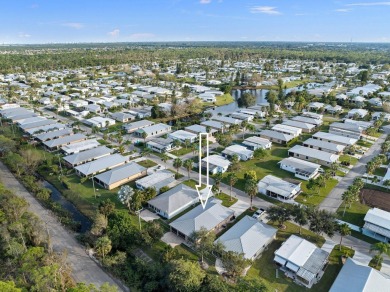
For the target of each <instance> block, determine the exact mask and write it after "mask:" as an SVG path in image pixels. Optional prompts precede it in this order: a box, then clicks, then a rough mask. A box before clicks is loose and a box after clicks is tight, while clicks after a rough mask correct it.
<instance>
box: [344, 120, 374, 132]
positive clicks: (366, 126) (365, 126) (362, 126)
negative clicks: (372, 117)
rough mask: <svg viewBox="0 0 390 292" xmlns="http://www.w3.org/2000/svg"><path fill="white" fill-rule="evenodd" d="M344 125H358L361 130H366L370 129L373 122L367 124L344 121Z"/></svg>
mask: <svg viewBox="0 0 390 292" xmlns="http://www.w3.org/2000/svg"><path fill="white" fill-rule="evenodd" d="M344 123H345V124H354V125H358V126H359V127H360V128H362V129H363V130H367V129H368V128H370V127H372V126H373V125H374V123H373V122H367V121H356V120H352V119H344Z"/></svg>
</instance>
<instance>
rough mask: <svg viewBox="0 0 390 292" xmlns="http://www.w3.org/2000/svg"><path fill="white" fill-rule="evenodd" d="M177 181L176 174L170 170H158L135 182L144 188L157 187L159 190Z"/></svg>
mask: <svg viewBox="0 0 390 292" xmlns="http://www.w3.org/2000/svg"><path fill="white" fill-rule="evenodd" d="M174 181H175V174H174V173H173V172H171V171H169V170H161V171H157V172H155V173H153V174H151V175H148V176H146V177H144V178H141V179H139V180H137V181H136V182H135V185H136V186H137V188H139V189H141V190H144V189H146V188H155V189H156V191H157V192H159V190H160V189H161V188H162V187H165V186H167V185H169V184H170V183H172V182H174Z"/></svg>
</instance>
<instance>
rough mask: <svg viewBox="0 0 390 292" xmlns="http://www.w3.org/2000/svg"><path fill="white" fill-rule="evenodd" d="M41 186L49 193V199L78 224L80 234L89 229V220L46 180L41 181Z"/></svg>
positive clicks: (90, 223) (90, 224)
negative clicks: (79, 225)
mask: <svg viewBox="0 0 390 292" xmlns="http://www.w3.org/2000/svg"><path fill="white" fill-rule="evenodd" d="M43 185H44V187H45V188H48V189H49V190H50V191H51V199H52V200H53V201H54V202H56V203H58V204H60V205H61V206H62V208H64V209H65V210H67V211H68V212H69V214H70V215H71V217H72V219H73V220H74V221H77V222H80V224H81V228H80V232H81V233H84V232H86V231H88V230H89V229H90V228H91V226H92V222H91V221H90V220H89V218H88V217H87V216H85V215H84V214H82V213H81V212H80V211H79V210H77V208H76V207H75V206H74V205H73V204H72V203H71V202H69V201H68V200H67V199H66V198H65V197H64V196H63V195H62V194H61V192H60V191H58V190H57V189H56V188H55V187H54V186H53V185H52V184H51V183H49V182H48V181H46V180H43Z"/></svg>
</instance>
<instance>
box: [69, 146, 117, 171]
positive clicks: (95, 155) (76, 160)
mask: <svg viewBox="0 0 390 292" xmlns="http://www.w3.org/2000/svg"><path fill="white" fill-rule="evenodd" d="M113 152H114V150H113V149H110V148H108V147H106V146H99V147H96V148H93V149H89V150H86V151H82V152H79V153H74V154H71V155H67V156H65V157H64V158H63V159H64V160H65V162H66V163H67V164H68V165H69V166H72V167H75V166H77V165H80V164H83V163H86V162H89V161H92V160H95V159H99V158H101V157H104V156H107V155H110V154H111V153H113Z"/></svg>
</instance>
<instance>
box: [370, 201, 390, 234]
mask: <svg viewBox="0 0 390 292" xmlns="http://www.w3.org/2000/svg"><path fill="white" fill-rule="evenodd" d="M364 222H365V223H364V229H366V230H369V231H371V232H372V233H374V234H378V235H380V236H382V237H384V238H386V239H387V240H389V239H390V212H387V211H384V210H381V209H378V208H373V209H370V210H368V212H367V214H366V216H365V217H364Z"/></svg>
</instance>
